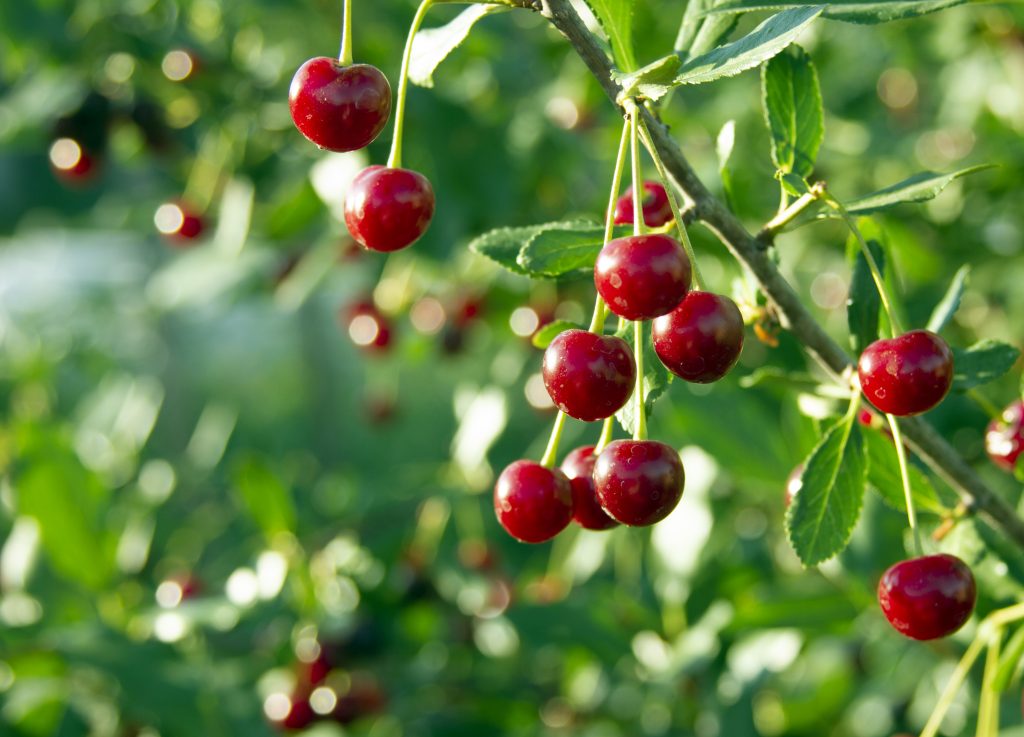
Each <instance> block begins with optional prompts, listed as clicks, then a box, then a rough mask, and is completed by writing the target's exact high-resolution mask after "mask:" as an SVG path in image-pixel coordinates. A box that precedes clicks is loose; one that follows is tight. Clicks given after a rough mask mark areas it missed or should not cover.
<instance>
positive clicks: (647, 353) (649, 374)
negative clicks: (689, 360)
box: [615, 320, 672, 435]
mask: <svg viewBox="0 0 1024 737" xmlns="http://www.w3.org/2000/svg"><path fill="white" fill-rule="evenodd" d="M616 335H618V336H619V337H620V338H622V339H623V340H625V341H626V342H627V343H628V344H629V348H630V350H634V351H635V349H634V346H635V344H636V343H635V341H634V340H633V323H627V324H626V326H625V327H624V328H623V329H622V330H620V331H618V332H617V333H616ZM643 341H644V407H645V412H646V413H647V417H648V418H650V416H651V412H652V411H653V409H654V402H655V401H657V399H658V397H660V396H661V395H662V394H664V393H665V390H666V389H667V388H668V385H669V383H670V382H671V381H672V374H670V373H669V372H668V369H666V368H665V365H664V364H663V363H662V362H661V359H660V358H658V354H657V353H655V352H654V344H653V343H652V342H651V323H650V321H649V320H648V321H645V322H644V323H643ZM615 419H616V420H618V421H619V425H621V426H622V429H623V430H625V431H626V432H627V433H629V434H630V435H632V434H633V431H634V430H635V429H636V421H637V416H636V398H635V397H630V399H629V401H628V402H626V406H625V407H623V408H622V409H620V410H619V411H618V412H616V413H615Z"/></svg>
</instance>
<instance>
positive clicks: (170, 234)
mask: <svg viewBox="0 0 1024 737" xmlns="http://www.w3.org/2000/svg"><path fill="white" fill-rule="evenodd" d="M153 222H154V223H155V224H156V229H157V230H159V231H160V232H161V233H162V234H163V235H164V236H165V237H166V238H167V240H168V241H170V243H171V244H172V245H176V246H180V247H186V246H191V245H194V244H195V242H196V241H197V240H199V237H200V236H202V234H203V231H205V230H206V221H205V220H203V216H202V215H200V214H199V212H198V211H196V210H195V209H193V208H192V207H191V206H189V205H188V204H186V203H184V202H165V203H164V204H162V205H160V207H158V208H157V210H156V215H154V216H153Z"/></svg>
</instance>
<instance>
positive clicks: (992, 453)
mask: <svg viewBox="0 0 1024 737" xmlns="http://www.w3.org/2000/svg"><path fill="white" fill-rule="evenodd" d="M985 450H986V451H988V457H989V458H991V459H992V462H993V463H995V464H996V465H997V466H999V467H1000V468H1001V469H1003V470H1004V471H1010V472H1011V473H1012V472H1013V471H1014V469H1015V468H1016V467H1017V459H1018V458H1020V454H1021V453H1022V452H1024V401H1021V400H1019V399H1018V400H1017V401H1016V402H1014V403H1013V404H1011V405H1009V406H1008V407H1007V408H1006V409H1004V410H1003V414H1002V416H1001V417H998V418H996V419H994V420H992V422H990V423H989V424H988V430H986V431H985Z"/></svg>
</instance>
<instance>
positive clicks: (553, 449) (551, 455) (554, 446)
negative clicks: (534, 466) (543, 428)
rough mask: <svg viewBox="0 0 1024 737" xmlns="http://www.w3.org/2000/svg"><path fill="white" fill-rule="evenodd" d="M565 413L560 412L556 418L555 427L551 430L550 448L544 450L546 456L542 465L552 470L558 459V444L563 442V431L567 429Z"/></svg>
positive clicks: (542, 459)
mask: <svg viewBox="0 0 1024 737" xmlns="http://www.w3.org/2000/svg"><path fill="white" fill-rule="evenodd" d="M566 417H568V415H567V414H565V412H559V413H558V417H556V418H555V426H554V427H552V428H551V437H549V438H548V447H547V448H545V449H544V456H543V457H542V458H541V459H540V465H542V466H544V467H545V468H551V467H552V466H554V465H555V461H556V460H557V459H558V444H559V443H560V442H561V440H562V431H563V430H564V429H565V418H566Z"/></svg>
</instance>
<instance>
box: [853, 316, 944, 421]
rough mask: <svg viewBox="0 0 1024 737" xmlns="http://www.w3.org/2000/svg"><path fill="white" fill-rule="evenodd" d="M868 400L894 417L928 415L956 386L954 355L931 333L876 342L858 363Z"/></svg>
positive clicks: (922, 331)
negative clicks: (951, 388) (954, 384)
mask: <svg viewBox="0 0 1024 737" xmlns="http://www.w3.org/2000/svg"><path fill="white" fill-rule="evenodd" d="M857 373H858V374H859V375H860V385H861V388H862V389H863V391H864V396H865V397H867V398H868V401H870V402H871V404H873V405H874V406H875V407H877V408H878V409H879V410H881V411H882V412H885V413H886V414H890V415H897V416H899V417H905V416H907V415H918V414H921V413H922V412H927V411H928V410H930V409H931V408H932V407H934V406H935V405H937V404H938V403H939V402H941V401H942V399H943V397H945V396H946V394H947V393H948V392H949V387H950V386H952V384H953V352H952V351H951V350H950V349H949V346H948V345H947V344H946V341H944V340H943V339H942V338H940V337H939V336H938V335H936V334H935V333H933V332H930V331H928V330H912V331H911V332H909V333H904V334H903V335H900V336H898V337H896V338H891V339H882V340H876V341H875V342H874V343H872V344H871V345H869V346H868V347H867V348H865V349H864V352H863V353H862V354H861V355H860V361H859V362H858V363H857Z"/></svg>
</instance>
